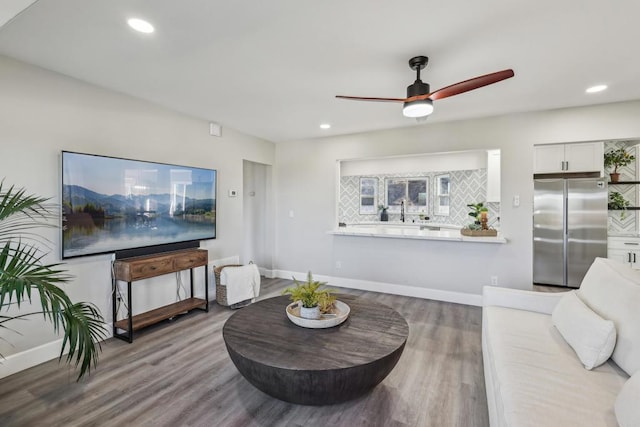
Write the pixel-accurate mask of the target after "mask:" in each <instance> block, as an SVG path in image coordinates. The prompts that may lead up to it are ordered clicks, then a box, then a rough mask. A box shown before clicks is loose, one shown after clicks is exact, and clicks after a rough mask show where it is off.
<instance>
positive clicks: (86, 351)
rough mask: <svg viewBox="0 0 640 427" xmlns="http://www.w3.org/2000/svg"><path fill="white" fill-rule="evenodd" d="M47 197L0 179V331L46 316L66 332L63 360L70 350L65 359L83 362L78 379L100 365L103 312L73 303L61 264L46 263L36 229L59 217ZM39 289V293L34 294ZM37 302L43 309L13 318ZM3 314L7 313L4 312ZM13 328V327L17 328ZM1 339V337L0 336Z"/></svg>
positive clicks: (62, 352)
mask: <svg viewBox="0 0 640 427" xmlns="http://www.w3.org/2000/svg"><path fill="white" fill-rule="evenodd" d="M48 202H49V199H47V198H43V197H39V196H35V195H31V194H27V193H26V190H25V189H24V188H16V187H15V186H11V187H9V188H8V189H5V187H4V180H3V181H0V332H3V331H4V332H7V331H12V329H11V328H9V326H8V324H9V322H11V321H15V320H18V319H24V318H26V317H29V316H33V315H36V314H42V315H43V317H44V319H45V320H48V321H50V322H51V323H52V324H53V329H54V331H56V332H58V331H59V330H60V328H62V329H63V330H64V337H63V340H62V348H61V350H60V357H59V360H61V359H62V357H63V355H64V352H65V349H66V348H68V350H69V351H68V354H67V357H66V362H67V363H71V362H73V361H74V360H75V366H76V367H78V365H80V373H79V375H78V380H79V379H80V378H82V377H83V376H84V375H85V374H88V373H89V372H90V371H91V368H92V367H95V365H96V364H97V363H98V350H99V349H100V344H99V341H100V340H102V339H104V338H105V337H106V331H105V328H104V321H103V318H102V316H101V314H100V312H99V310H98V309H97V308H96V307H95V306H94V305H93V304H90V303H83V302H80V303H72V302H71V300H70V299H69V297H68V296H67V294H66V293H65V292H64V290H62V289H61V288H60V287H59V286H58V285H60V284H64V283H67V282H69V281H70V280H71V276H70V275H68V274H67V273H66V272H65V270H62V269H60V265H61V264H47V263H45V261H44V258H45V256H46V255H47V254H48V252H47V251H45V250H43V249H41V247H46V246H47V244H46V243H47V242H46V241H44V240H43V239H42V238H40V237H38V235H37V234H36V233H35V232H34V231H33V229H34V228H38V227H55V226H54V225H52V224H51V222H52V221H53V220H55V219H56V218H57V217H58V216H57V215H56V214H55V211H56V208H55V207H54V206H53V205H51V204H48ZM34 291H35V292H34ZM36 301H37V302H39V304H40V309H41V310H40V311H36V312H29V313H23V314H18V315H15V316H10V315H9V314H8V311H9V309H10V308H12V306H14V305H15V307H17V308H18V309H21V306H22V305H23V304H24V303H25V302H29V303H32V302H36ZM2 313H5V314H2ZM13 332H15V331H13ZM0 339H3V338H2V337H0Z"/></svg>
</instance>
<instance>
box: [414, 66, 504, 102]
mask: <svg viewBox="0 0 640 427" xmlns="http://www.w3.org/2000/svg"><path fill="white" fill-rule="evenodd" d="M513 76H514V73H513V70H511V69H509V70H502V71H497V72H495V73H491V74H485V75H484V76H479V77H474V78H472V79H469V80H465V81H462V82H458V83H455V84H452V85H451V86H447V87H443V88H442V89H438V90H436V91H435V92H431V93H429V94H426V95H418V96H412V97H411V98H407V101H408V102H411V101H418V100H421V99H427V98H429V99H431V100H432V101H435V100H437V99H443V98H448V97H450V96H454V95H459V94H461V93H465V92H468V91H470V90H474V89H478V88H481V87H483V86H487V85H490V84H494V83H498V82H499V81H502V80H506V79H508V78H511V77H513Z"/></svg>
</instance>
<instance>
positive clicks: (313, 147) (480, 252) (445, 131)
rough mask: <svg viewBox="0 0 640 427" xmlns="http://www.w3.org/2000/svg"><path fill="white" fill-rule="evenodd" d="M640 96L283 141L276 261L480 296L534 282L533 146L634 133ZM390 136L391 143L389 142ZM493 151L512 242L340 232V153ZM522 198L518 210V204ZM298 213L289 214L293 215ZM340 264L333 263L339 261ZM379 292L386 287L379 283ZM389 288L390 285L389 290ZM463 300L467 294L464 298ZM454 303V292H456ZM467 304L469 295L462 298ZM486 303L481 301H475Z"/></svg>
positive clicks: (346, 277) (337, 276)
mask: <svg viewBox="0 0 640 427" xmlns="http://www.w3.org/2000/svg"><path fill="white" fill-rule="evenodd" d="M639 115H640V102H628V103H619V104H609V105H600V106H593V107H586V108H571V109H562V110H554V111H546V112H537V113H528V114H514V115H507V116H500V117H491V118H485V119H477V120H468V121H460V122H450V123H428V122H427V123H426V124H424V125H421V126H414V127H410V128H406V129H395V130H388V131H379V132H371V133H362V134H355V135H348V136H340V137H328V138H323V139H314V140H304V141H293V142H284V143H279V144H277V146H276V167H275V176H276V181H277V196H278V203H277V211H276V225H277V238H276V242H277V266H276V268H277V269H279V270H281V271H282V272H283V274H282V275H283V276H287V275H288V274H289V272H292V271H293V272H306V271H308V270H311V271H313V273H314V274H317V275H321V276H324V277H328V278H331V279H332V280H333V283H334V285H336V286H340V284H345V285H350V284H355V286H361V285H363V284H364V285H365V286H374V285H378V284H380V283H381V284H386V285H398V286H396V287H395V289H402V290H403V292H406V291H407V290H408V293H412V292H413V293H415V294H419V295H427V294H428V293H425V292H422V291H423V290H425V289H436V290H439V291H446V292H453V293H462V294H475V295H480V294H481V290H482V286H483V285H486V284H489V283H490V277H491V276H497V277H498V282H499V284H500V285H501V286H506V287H512V288H522V289H527V288H530V287H531V280H532V279H531V278H532V244H531V241H532V233H531V227H532V222H531V216H532V199H533V183H532V174H533V164H532V163H533V161H532V154H533V145H534V144H544V143H554V142H555V143H558V142H573V141H593V140H605V139H622V138H634V137H638V136H639V135H640V121H639V120H638V119H637V118H638V117H639ZM390 141H393V143H390ZM481 148H494V149H500V150H501V157H502V159H501V166H502V168H501V199H502V204H501V221H500V226H501V230H502V232H503V233H504V235H505V237H506V238H507V239H508V241H509V242H508V244H503V245H500V244H482V243H467V244H464V243H454V242H437V241H414V240H411V241H408V240H394V239H376V238H369V237H348V236H333V235H328V234H327V233H326V232H327V231H328V230H331V229H333V228H334V227H335V226H336V225H337V224H335V208H334V206H335V203H336V179H337V177H336V175H337V174H336V164H337V161H338V160H339V159H355V158H361V157H362V158H371V157H382V156H399V155H411V154H419V153H437V152H445V151H462V150H474V149H481ZM515 195H519V196H520V202H521V204H520V206H519V207H514V206H513V205H512V200H513V196H515ZM290 210H293V211H294V212H295V216H294V217H293V218H291V217H290V216H289V215H288V213H289V211H290ZM338 261H339V262H340V264H341V268H336V262H338ZM377 288H378V289H382V288H384V286H383V287H380V286H377ZM387 288H388V289H391V288H389V287H388V286H387ZM463 296H464V295H463ZM453 300H455V297H454V298H453ZM460 300H461V301H462V300H464V298H462V299H460ZM475 301H477V302H479V297H475Z"/></svg>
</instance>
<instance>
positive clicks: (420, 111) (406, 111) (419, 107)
mask: <svg viewBox="0 0 640 427" xmlns="http://www.w3.org/2000/svg"><path fill="white" fill-rule="evenodd" d="M431 113H433V101H432V100H430V99H421V100H419V101H411V102H405V103H404V107H403V108H402V114H403V115H404V116H405V117H426V116H428V115H429V114H431Z"/></svg>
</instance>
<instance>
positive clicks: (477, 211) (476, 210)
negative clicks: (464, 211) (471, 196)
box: [467, 202, 489, 224]
mask: <svg viewBox="0 0 640 427" xmlns="http://www.w3.org/2000/svg"><path fill="white" fill-rule="evenodd" d="M467 207H468V208H471V209H472V211H471V212H469V216H471V217H473V218H475V221H474V223H475V224H480V215H481V214H482V212H488V211H489V209H487V208H486V207H485V206H484V203H483V202H480V203H471V204H468V205H467Z"/></svg>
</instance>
